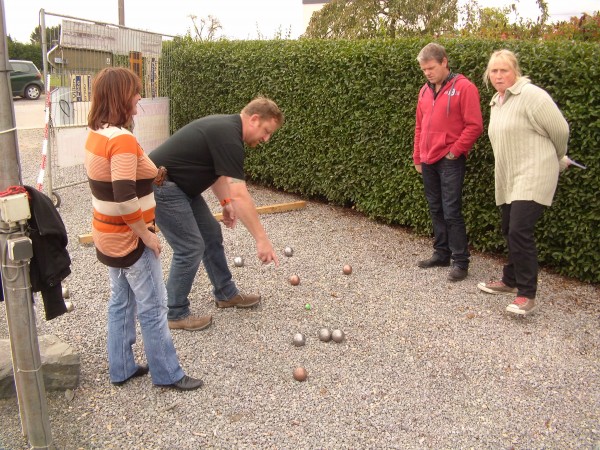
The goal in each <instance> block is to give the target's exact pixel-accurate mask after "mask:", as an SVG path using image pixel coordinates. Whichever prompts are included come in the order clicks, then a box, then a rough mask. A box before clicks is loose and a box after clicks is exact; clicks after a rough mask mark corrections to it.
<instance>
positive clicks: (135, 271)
mask: <svg viewBox="0 0 600 450" xmlns="http://www.w3.org/2000/svg"><path fill="white" fill-rule="evenodd" d="M108 274H109V277H110V301H109V302H108V340H107V346H108V365H109V373H110V380H111V381H112V382H119V381H124V380H126V379H127V378H129V377H130V376H132V375H133V374H134V373H135V371H136V370H137V369H138V365H137V364H136V362H135V358H134V355H133V351H132V348H131V347H132V346H133V344H135V338H136V331H135V316H136V310H137V317H138V319H139V321H140V328H141V330H142V338H143V340H144V351H145V353H146V359H147V360H148V366H149V367H150V375H151V376H152V382H153V383H154V384H173V383H176V382H177V381H179V380H181V378H183V375H184V373H183V369H182V368H181V366H180V365H179V360H178V359H177V353H176V352H175V346H174V345H173V340H172V338H171V332H170V331H169V327H168V326H167V305H166V296H167V293H166V290H165V284H164V281H163V274H162V267H161V264H160V259H158V258H157V257H156V256H155V255H154V253H153V252H152V250H149V249H147V248H146V250H144V253H143V254H142V256H141V257H140V259H138V260H137V262H136V263H135V264H134V265H133V266H131V267H127V268H124V269H119V268H115V267H109V268H108Z"/></svg>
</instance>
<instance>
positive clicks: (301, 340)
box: [294, 333, 306, 347]
mask: <svg viewBox="0 0 600 450" xmlns="http://www.w3.org/2000/svg"><path fill="white" fill-rule="evenodd" d="M304 344H306V338H305V337H304V335H303V334H302V333H296V334H295V335H294V345H295V346H296V347H302V346H303V345H304Z"/></svg>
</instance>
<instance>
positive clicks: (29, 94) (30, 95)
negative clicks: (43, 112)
mask: <svg viewBox="0 0 600 450" xmlns="http://www.w3.org/2000/svg"><path fill="white" fill-rule="evenodd" d="M41 94H42V91H41V90H40V88H39V86H36V85H35V84H30V85H29V86H27V87H26V88H25V98H27V99H29V100H37V99H38V98H40V95H41Z"/></svg>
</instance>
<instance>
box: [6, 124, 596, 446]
mask: <svg viewBox="0 0 600 450" xmlns="http://www.w3.org/2000/svg"><path fill="white" fill-rule="evenodd" d="M42 137H43V132H42V130H26V131H21V132H20V133H19V139H20V149H21V158H22V164H23V168H24V180H25V182H26V183H28V184H35V178H36V176H37V171H38V168H39V160H40V156H39V154H40V149H41V141H42ZM251 191H252V193H253V195H254V198H255V200H256V203H257V205H259V206H260V205H270V204H275V203H285V202H290V201H296V200H299V198H298V197H297V196H294V195H289V194H286V193H282V192H278V191H273V190H270V189H266V188H263V187H258V186H251ZM59 192H60V195H61V197H62V206H61V209H60V212H61V215H62V217H63V220H64V221H65V224H66V226H67V229H68V232H69V238H70V243H69V252H70V254H71V258H72V260H73V264H72V271H73V273H72V275H70V276H69V278H67V280H65V283H64V285H65V286H67V287H68V288H69V289H70V291H71V294H72V298H71V300H72V301H73V302H74V304H75V310H74V311H73V312H72V313H69V314H66V315H64V316H61V317H59V318H57V319H54V320H52V321H49V322H47V321H45V320H44V319H43V307H42V306H40V308H39V309H38V311H37V316H38V335H46V334H53V335H56V336H58V337H59V338H60V339H62V340H63V341H65V342H67V343H69V344H70V345H72V346H73V347H74V348H75V350H76V351H77V352H79V353H80V354H81V381H80V386H79V387H78V388H77V389H76V390H75V391H74V394H75V395H74V397H73V398H72V399H70V400H69V399H68V398H67V396H66V395H65V393H64V392H48V393H47V398H48V411H49V415H50V423H51V427H52V434H53V437H54V443H55V445H56V447H57V448H60V449H79V448H81V449H175V448H176V449H197V448H261V449H262V448H277V449H279V448H281V449H292V448H293V449H304V448H306V449H309V448H310V449H313V448H322V449H325V448H327V449H338V448H340V449H342V448H402V449H458V448H461V449H462V448H486V449H487V448H493V449H509V448H510V449H512V448H514V449H576V448H577V449H579V448H580V449H600V383H599V380H600V351H599V340H600V339H599V338H600V327H599V324H600V323H599V322H600V302H599V295H598V294H599V288H598V286H593V285H588V284H584V283H580V282H577V281H575V280H572V279H567V278H564V277H561V276H557V275H555V274H552V273H550V272H548V271H542V272H541V274H540V289H539V295H538V298H539V299H540V300H541V302H542V308H541V310H540V312H539V313H538V314H536V315H534V316H531V317H528V318H524V319H523V318H513V317H510V316H508V315H507V313H506V312H505V307H506V305H507V304H508V303H510V301H512V299H511V298H510V297H505V296H492V295H488V294H485V293H482V292H479V291H478V289H477V288H476V284H477V282H479V281H485V280H488V279H490V278H493V277H497V276H498V275H499V274H500V272H501V267H502V260H500V259H499V258H497V257H493V256H489V255H483V254H480V253H474V255H473V258H472V266H471V271H470V275H469V277H468V278H467V279H466V280H465V281H463V282H460V283H449V282H448V281H446V274H447V269H445V268H435V269H430V270H422V269H419V268H417V267H416V264H415V263H416V261H417V260H418V259H421V258H424V257H428V256H429V254H430V252H431V241H430V240H429V239H426V238H423V237H419V236H415V235H413V234H411V233H410V232H409V231H406V230H404V229H402V228H399V227H392V226H387V225H383V224H379V223H375V222H373V221H371V220H368V219H366V218H364V217H362V216H361V215H359V214H357V213H355V212H353V211H351V210H348V209H343V208H339V207H332V206H330V205H327V204H323V203H318V202H312V201H309V202H307V206H306V208H304V209H301V210H297V211H291V212H286V213H278V214H269V215H263V216H262V220H263V223H264V225H265V227H266V229H267V231H268V233H269V235H270V237H271V240H272V242H273V244H274V246H275V247H276V249H277V250H278V253H279V255H280V256H279V257H280V261H281V265H280V267H279V268H274V267H273V266H272V265H271V266H261V264H260V263H259V261H258V259H257V258H256V257H255V248H254V245H253V241H252V239H251V237H250V235H249V233H247V231H246V230H245V229H244V228H243V227H241V226H240V227H238V228H236V229H235V230H225V231H224V237H225V242H226V249H227V256H228V258H229V259H230V260H231V261H232V264H231V265H232V272H233V274H234V279H235V280H236V282H237V284H238V286H239V287H240V289H241V290H243V291H246V292H260V293H261V294H262V296H263V302H262V304H261V305H260V306H259V307H258V308H257V309H252V310H229V309H226V310H217V309H216V308H215V307H214V304H213V302H212V300H211V294H210V284H209V282H208V279H207V277H206V275H205V273H204V272H203V271H202V270H201V271H200V273H199V275H198V277H197V280H196V283H195V285H194V289H193V292H192V294H191V297H192V298H193V302H192V309H193V312H194V313H198V314H207V313H211V314H213V316H214V323H213V326H212V327H211V328H209V329H208V330H206V331H200V332H186V331H176V332H174V333H173V338H174V341H175V346H176V348H177V353H178V355H179V358H180V361H181V364H182V366H183V368H184V370H185V371H186V373H188V374H189V375H192V376H196V377H200V378H202V379H203V380H204V382H205V386H204V387H203V388H202V389H200V390H198V391H194V392H176V391H173V390H169V389H163V388H156V387H153V386H152V383H151V380H150V378H149V377H141V378H137V379H135V380H133V381H131V382H129V383H127V384H126V385H125V386H123V387H115V386H112V385H111V384H110V382H109V379H108V367H107V356H106V350H105V344H106V303H107V299H108V296H109V290H108V275H107V271H106V269H105V267H104V266H102V265H101V264H99V263H98V262H97V261H96V257H95V253H94V249H93V247H90V246H83V245H80V244H79V243H78V236H79V235H81V234H86V233H89V232H90V226H91V225H90V200H89V192H88V190H87V186H86V185H79V186H75V187H71V188H65V189H62V190H60V191H59ZM210 201H211V202H212V203H211V204H214V203H215V202H214V200H213V199H212V197H211V198H210ZM215 210H216V208H215ZM286 246H291V247H293V248H294V255H293V256H292V257H285V256H284V254H283V249H284V248H285V247H286ZM165 248H166V250H165V251H164V254H163V266H164V268H165V275H166V273H167V272H166V271H167V268H168V264H169V261H170V257H171V254H170V250H169V248H168V246H165ZM235 256H242V257H244V259H245V262H246V264H245V265H244V267H233V258H234V257H235ZM344 264H351V265H352V267H353V269H354V270H353V273H352V274H351V275H349V276H346V275H343V274H342V267H343V265H344ZM292 274H298V275H299V276H300V278H301V283H300V285H298V286H291V285H290V284H289V283H288V281H287V280H288V277H289V276H290V275H292ZM39 303H40V305H41V301H40V302H39ZM307 303H309V304H310V305H311V309H306V308H305V305H306V304H307ZM322 327H328V328H330V329H335V328H339V329H341V330H343V331H344V332H345V335H346V340H345V341H344V342H342V343H340V344H336V343H333V342H329V343H323V342H320V341H319V339H318V338H317V333H318V331H319V329H321V328H322ZM298 332H300V333H303V334H304V335H305V336H306V345H305V346H304V347H295V346H293V345H292V339H293V336H294V334H295V333H298ZM6 337H8V331H7V327H6V319H5V317H4V316H3V317H2V318H1V319H0V338H6ZM136 353H137V355H138V357H139V362H144V361H145V358H144V353H143V342H142V339H141V336H140V335H139V332H138V343H137V344H136ZM297 366H303V367H305V368H306V369H307V370H308V373H309V376H308V380H307V381H305V382H298V381H295V380H294V379H293V378H292V371H293V369H294V368H295V367H297ZM0 417H2V426H1V430H0V449H26V448H28V445H27V441H26V439H24V438H23V437H22V436H21V426H20V421H19V411H18V406H17V402H16V400H15V399H8V400H0Z"/></svg>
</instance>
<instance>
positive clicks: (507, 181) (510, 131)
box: [477, 50, 569, 315]
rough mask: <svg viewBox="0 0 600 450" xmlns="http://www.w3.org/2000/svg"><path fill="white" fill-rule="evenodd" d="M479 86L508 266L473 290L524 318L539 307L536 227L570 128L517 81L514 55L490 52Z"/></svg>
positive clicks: (563, 163) (544, 97)
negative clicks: (487, 91) (484, 95)
mask: <svg viewBox="0 0 600 450" xmlns="http://www.w3.org/2000/svg"><path fill="white" fill-rule="evenodd" d="M484 81H485V82H486V84H487V83H488V81H489V82H491V83H492V86H494V88H495V89H496V91H497V92H496V94H494V96H493V97H492V101H491V102H490V106H491V115H490V124H489V127H488V135H489V138H490V142H491V144H492V149H493V151H494V160H495V182H496V185H495V186H496V204H497V205H498V206H500V209H501V213H502V234H503V236H504V238H505V239H506V242H507V244H508V262H507V264H506V265H505V266H504V270H503V274H502V278H501V280H498V281H489V282H487V283H479V285H478V286H477V287H478V288H479V289H481V290H482V291H485V292H488V293H491V294H513V295H516V298H515V300H514V301H513V303H511V304H510V305H508V306H507V308H506V310H507V311H508V312H510V313H513V314H518V315H527V314H529V313H531V312H533V311H534V310H535V309H536V307H537V306H538V305H536V301H535V297H536V291H537V276H538V261H537V249H536V244H535V238H534V229H535V224H536V222H537V221H538V219H539V218H540V217H541V216H542V213H543V212H544V208H545V207H547V206H550V205H551V204H552V198H553V197H554V192H555V191H556V185H557V183H558V175H559V172H560V171H561V170H564V169H565V168H566V167H567V165H568V163H569V159H568V158H567V157H566V153H567V142H568V140H569V125H568V124H567V121H566V120H565V119H564V117H563V115H562V114H561V112H560V110H559V109H558V107H557V106H556V104H555V103H554V101H553V100H552V98H551V97H550V95H549V94H548V93H547V92H546V91H544V90H543V89H541V88H539V87H537V86H535V85H533V84H532V83H531V81H530V80H529V79H528V78H526V77H524V76H522V75H521V70H520V68H519V63H518V61H517V58H516V56H515V54H514V53H513V52H511V51H509V50H498V51H496V52H494V53H493V54H492V56H491V58H490V60H489V62H488V66H487V70H486V71H485V74H484Z"/></svg>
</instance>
